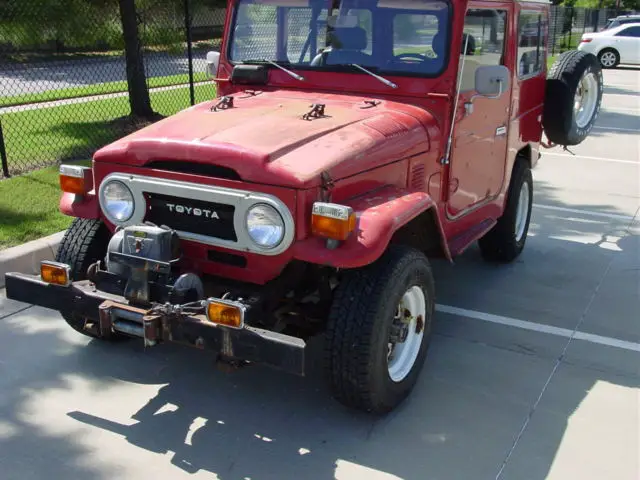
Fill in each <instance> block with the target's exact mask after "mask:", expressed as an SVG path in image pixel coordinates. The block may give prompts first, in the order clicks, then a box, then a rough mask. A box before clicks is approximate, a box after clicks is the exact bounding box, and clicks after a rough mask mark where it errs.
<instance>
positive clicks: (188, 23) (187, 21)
mask: <svg viewBox="0 0 640 480" xmlns="http://www.w3.org/2000/svg"><path fill="white" fill-rule="evenodd" d="M184 28H185V32H186V36H187V57H188V59H189V94H190V96H191V105H195V104H196V92H195V85H194V83H193V42H192V39H191V13H190V12H189V0H184Z"/></svg>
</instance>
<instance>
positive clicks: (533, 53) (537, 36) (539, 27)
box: [518, 11, 547, 78]
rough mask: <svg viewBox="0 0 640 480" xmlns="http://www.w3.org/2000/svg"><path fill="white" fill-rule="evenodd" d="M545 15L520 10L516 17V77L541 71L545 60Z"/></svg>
mask: <svg viewBox="0 0 640 480" xmlns="http://www.w3.org/2000/svg"><path fill="white" fill-rule="evenodd" d="M546 27H547V26H546V22H545V17H544V15H542V14H541V13H540V12H527V11H522V12H520V17H519V18H518V77H520V78H522V77H528V76H530V75H535V74H536V73H539V72H540V71H542V68H543V66H544V62H546V58H545V55H546V50H545V38H546Z"/></svg>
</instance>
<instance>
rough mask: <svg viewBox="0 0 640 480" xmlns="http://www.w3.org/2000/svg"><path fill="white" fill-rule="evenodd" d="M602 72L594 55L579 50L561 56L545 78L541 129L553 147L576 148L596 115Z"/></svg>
mask: <svg viewBox="0 0 640 480" xmlns="http://www.w3.org/2000/svg"><path fill="white" fill-rule="evenodd" d="M602 90H603V81H602V68H601V66H600V62H598V59H597V58H596V56H595V55H593V54H592V53H587V52H583V51H579V50H570V51H568V52H564V53H563V54H561V55H560V56H559V57H558V58H557V59H556V61H555V63H554V64H553V66H552V67H551V70H549V74H548V75H547V85H546V94H545V99H544V113H543V120H542V125H543V127H544V133H545V134H546V135H547V138H548V139H549V140H550V141H551V142H552V143H555V144H557V145H565V146H568V145H578V144H579V143H582V141H583V140H584V139H585V138H587V135H589V132H591V129H592V128H593V124H594V123H595V122H596V119H597V118H598V114H599V113H600V104H601V103H602Z"/></svg>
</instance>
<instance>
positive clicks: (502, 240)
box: [478, 160, 533, 263]
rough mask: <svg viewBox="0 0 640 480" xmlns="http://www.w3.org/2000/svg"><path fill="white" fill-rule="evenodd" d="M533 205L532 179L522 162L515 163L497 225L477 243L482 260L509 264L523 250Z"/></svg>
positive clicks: (527, 168) (529, 171)
mask: <svg viewBox="0 0 640 480" xmlns="http://www.w3.org/2000/svg"><path fill="white" fill-rule="evenodd" d="M532 205H533V177H532V175H531V169H530V168H529V167H528V166H527V164H526V163H525V162H524V161H523V160H517V161H516V164H515V166H514V169H513V175H512V177H511V185H510V186H509V192H508V193H507V204H506V206H505V210H504V213H503V214H502V217H500V219H499V220H498V223H496V225H495V226H494V227H493V228H492V229H491V230H489V232H487V233H486V234H485V236H484V237H482V238H481V239H480V240H479V241H478V245H479V246H480V252H481V253H482V256H483V257H484V259H485V260H489V261H497V262H505V263H508V262H512V261H513V260H515V259H516V258H517V257H518V256H519V255H520V253H522V250H523V249H524V245H525V242H526V240H527V233H528V232H529V222H530V220H531V208H532Z"/></svg>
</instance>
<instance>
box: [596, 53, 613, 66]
mask: <svg viewBox="0 0 640 480" xmlns="http://www.w3.org/2000/svg"><path fill="white" fill-rule="evenodd" d="M600 63H602V65H604V66H605V67H613V66H614V65H615V64H616V56H615V54H614V53H613V52H605V53H603V54H602V56H601V57H600Z"/></svg>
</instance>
